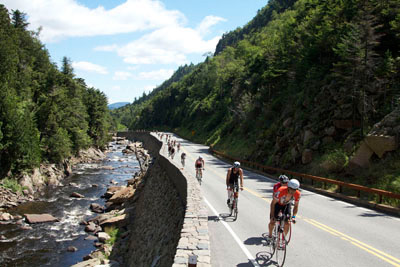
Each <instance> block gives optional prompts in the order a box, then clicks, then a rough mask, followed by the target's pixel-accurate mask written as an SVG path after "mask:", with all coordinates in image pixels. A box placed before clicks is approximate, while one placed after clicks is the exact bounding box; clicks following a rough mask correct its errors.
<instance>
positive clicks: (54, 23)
mask: <svg viewBox="0 0 400 267" xmlns="http://www.w3.org/2000/svg"><path fill="white" fill-rule="evenodd" d="M2 3H3V4H4V5H5V6H6V7H7V8H9V9H19V10H20V11H22V12H25V13H27V14H28V18H29V19H28V22H29V23H30V28H31V29H34V30H36V29H37V28H38V27H39V26H42V27H43V29H42V32H41V39H42V41H44V42H51V41H56V40H60V39H64V38H68V37H78V36H96V35H110V34H118V33H129V32H135V31H143V30H146V29H156V28H159V27H165V26H166V25H176V24H179V23H181V22H184V21H185V20H186V18H185V17H184V15H183V14H182V13H181V12H179V11H177V10H167V9H166V8H165V6H164V5H163V4H162V3H161V2H160V1H158V0H127V1H126V2H124V3H123V4H121V5H119V6H117V7H115V8H113V9H110V10H105V9H104V7H102V6H99V7H97V8H95V9H90V8H87V7H85V6H83V5H81V4H79V3H78V2H77V1H76V0H34V1H32V0H2Z"/></svg>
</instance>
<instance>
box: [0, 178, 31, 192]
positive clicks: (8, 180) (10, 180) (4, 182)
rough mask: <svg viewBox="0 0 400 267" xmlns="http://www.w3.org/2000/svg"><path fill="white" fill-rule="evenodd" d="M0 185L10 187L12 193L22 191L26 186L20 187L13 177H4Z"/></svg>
mask: <svg viewBox="0 0 400 267" xmlns="http://www.w3.org/2000/svg"><path fill="white" fill-rule="evenodd" d="M0 186H2V187H4V188H7V189H10V190H11V191H13V192H14V193H17V192H22V190H24V189H26V187H22V186H21V185H20V184H19V183H18V181H17V180H16V179H13V178H4V179H3V180H1V183H0Z"/></svg>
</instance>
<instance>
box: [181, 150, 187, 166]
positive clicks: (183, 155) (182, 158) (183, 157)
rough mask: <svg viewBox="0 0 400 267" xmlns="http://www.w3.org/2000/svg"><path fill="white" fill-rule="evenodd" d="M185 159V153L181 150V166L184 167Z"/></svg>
mask: <svg viewBox="0 0 400 267" xmlns="http://www.w3.org/2000/svg"><path fill="white" fill-rule="evenodd" d="M185 159H186V153H185V152H182V154H181V162H182V166H183V167H185Z"/></svg>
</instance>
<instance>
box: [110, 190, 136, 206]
mask: <svg viewBox="0 0 400 267" xmlns="http://www.w3.org/2000/svg"><path fill="white" fill-rule="evenodd" d="M135 191H136V190H135V189H133V187H131V186H127V187H123V188H121V189H120V190H118V191H117V192H115V193H114V195H113V196H112V197H111V198H110V199H109V201H110V202H112V203H114V204H121V203H124V202H125V201H127V200H128V199H129V198H131V197H132V196H133V195H134V194H135Z"/></svg>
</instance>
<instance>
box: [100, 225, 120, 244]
mask: <svg viewBox="0 0 400 267" xmlns="http://www.w3.org/2000/svg"><path fill="white" fill-rule="evenodd" d="M104 231H105V232H106V233H107V234H108V235H109V236H110V237H111V238H110V239H108V240H107V241H106V244H109V245H111V246H113V245H114V244H115V241H116V240H117V239H118V237H119V229H118V228H116V227H115V226H114V225H112V226H108V227H105V229H104Z"/></svg>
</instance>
